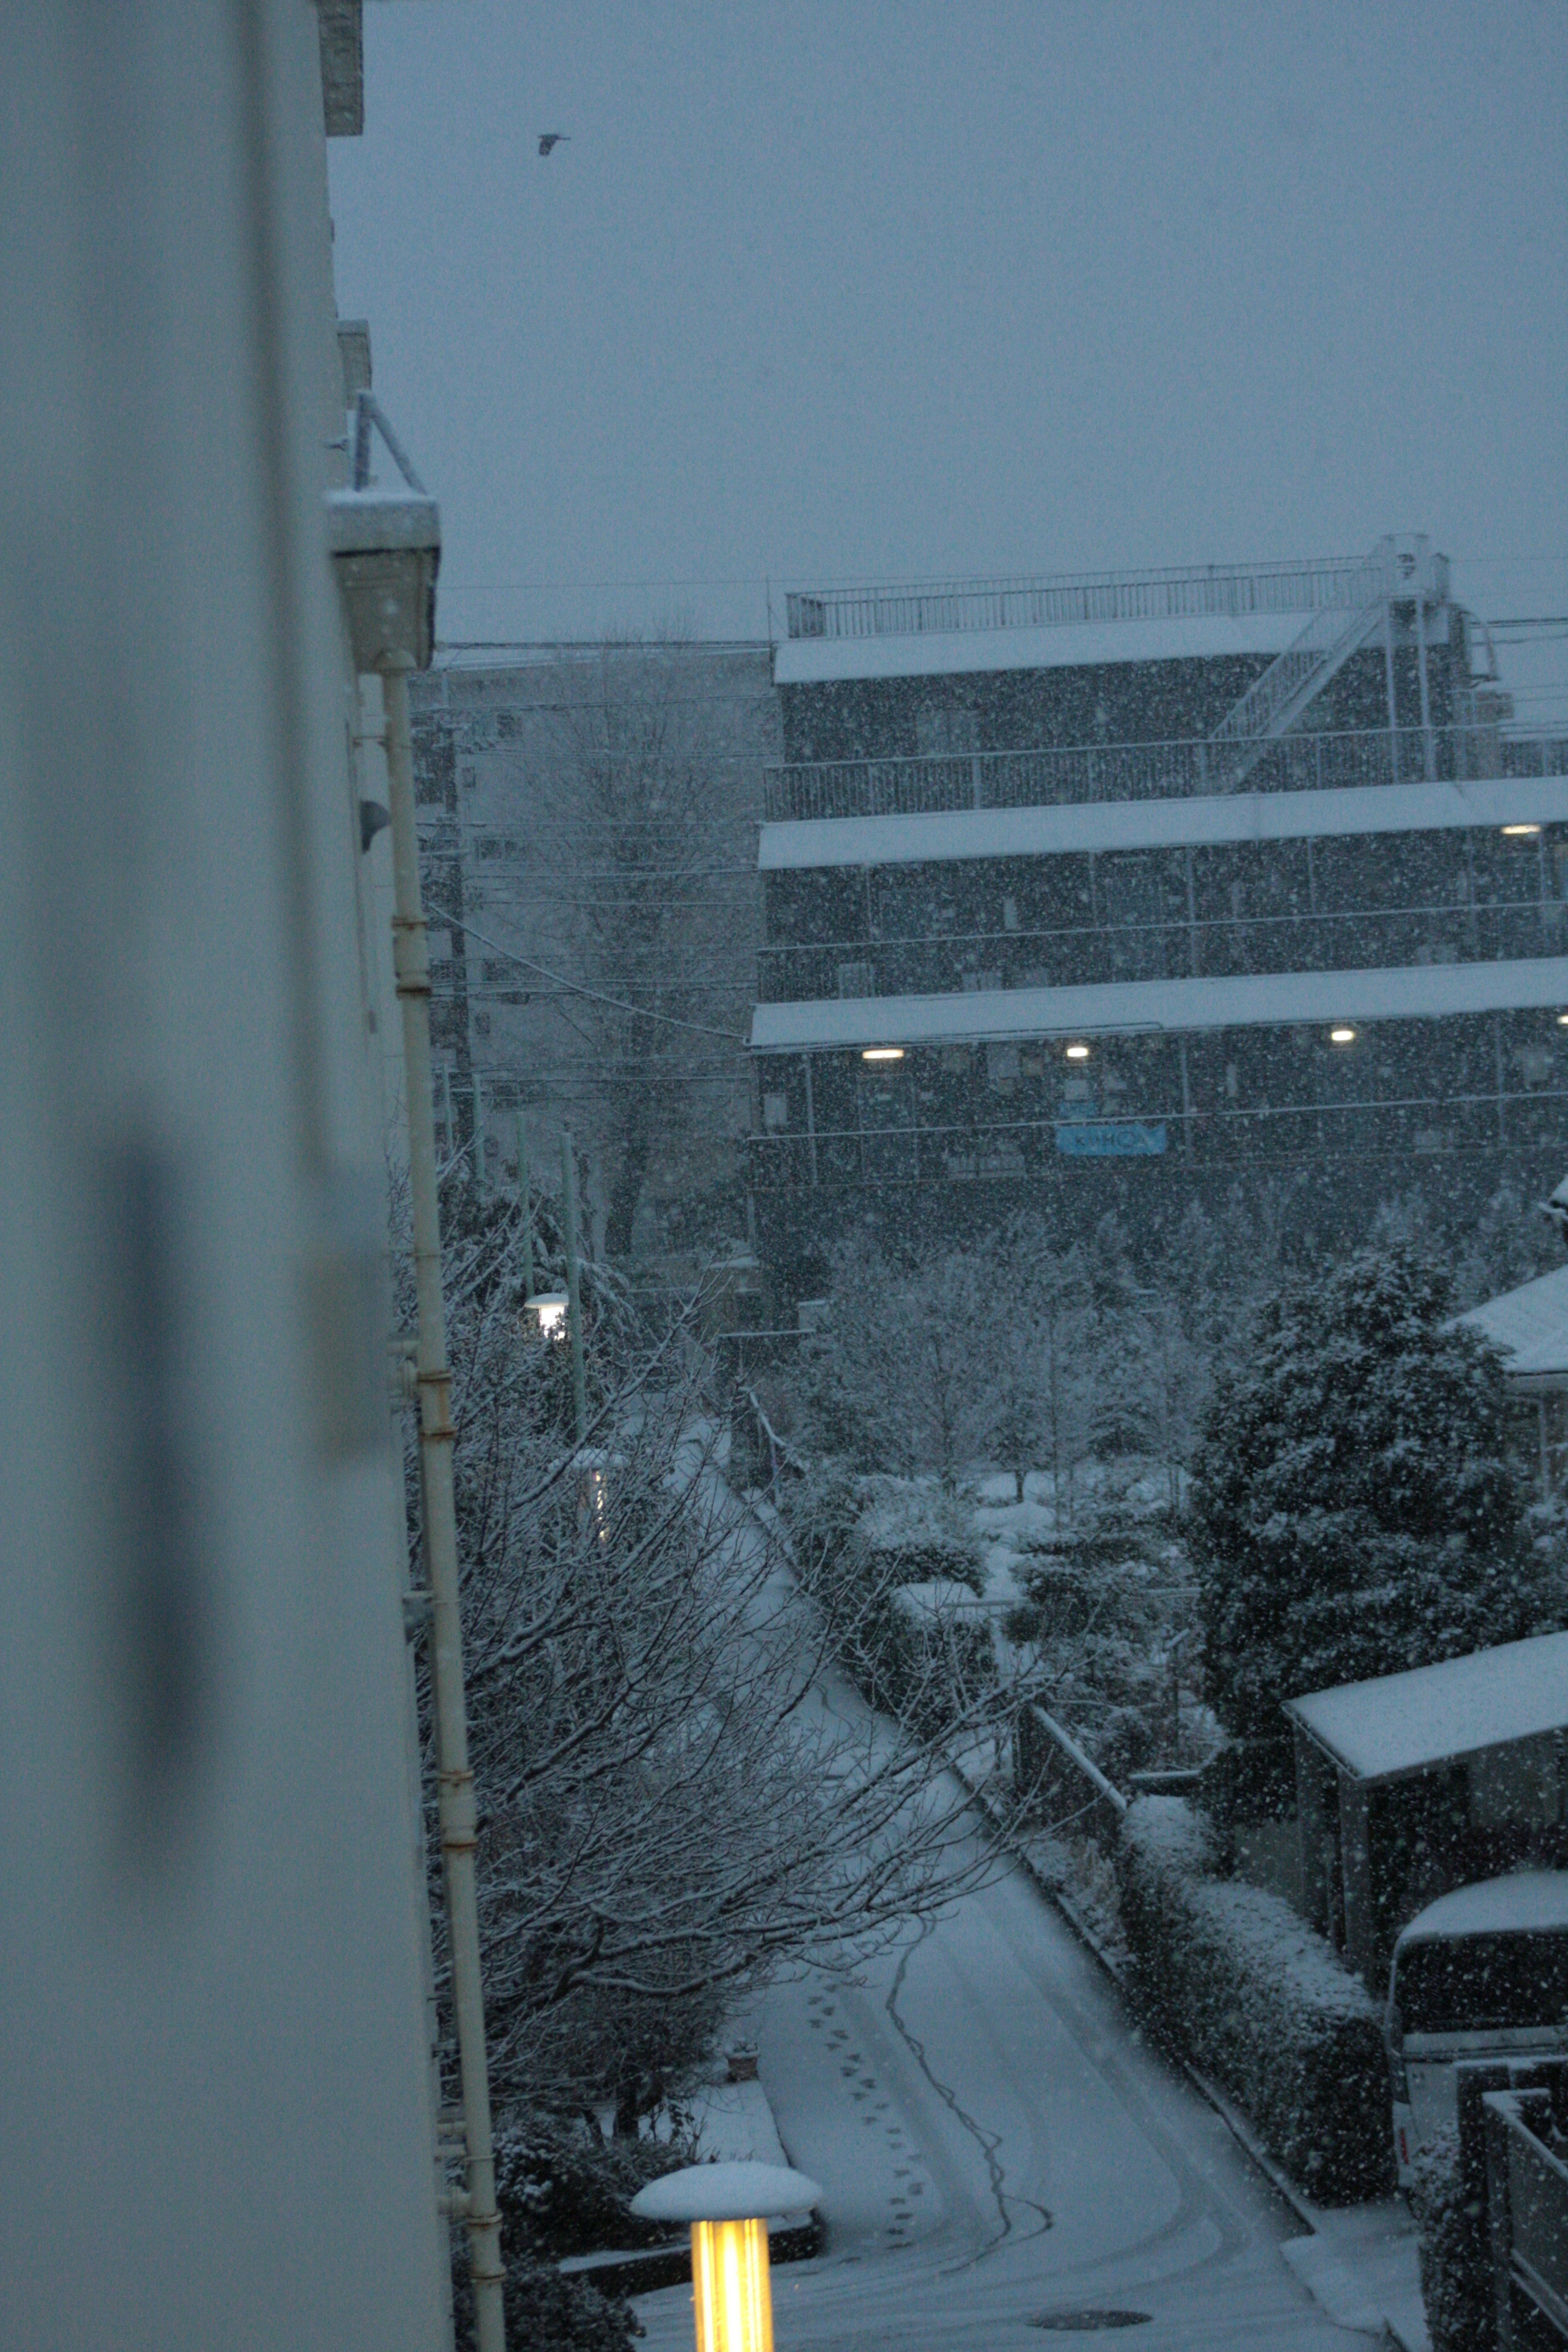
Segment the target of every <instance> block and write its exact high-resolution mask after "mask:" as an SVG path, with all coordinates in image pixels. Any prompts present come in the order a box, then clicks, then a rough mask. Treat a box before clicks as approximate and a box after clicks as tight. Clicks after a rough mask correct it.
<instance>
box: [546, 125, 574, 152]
mask: <svg viewBox="0 0 1568 2352" xmlns="http://www.w3.org/2000/svg"><path fill="white" fill-rule="evenodd" d="M571 136H572V133H571V132H570V131H541V132H540V134H539V152H540V153H541V154H542V155H548V154H549V152H550V151H551V149H552V147H559V146H560V144H561V142H562V141H563V139H570V138H571Z"/></svg>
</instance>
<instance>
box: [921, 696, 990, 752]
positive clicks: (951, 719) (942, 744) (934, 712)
mask: <svg viewBox="0 0 1568 2352" xmlns="http://www.w3.org/2000/svg"><path fill="white" fill-rule="evenodd" d="M979 749H980V730H979V726H978V724H977V722H976V720H975V716H974V713H973V710H966V709H963V708H962V707H960V708H958V709H953V708H952V706H950V705H948V704H945V703H927V704H926V705H924V707H923V708H922V709H919V710H917V711H916V713H915V750H916V751H917V753H918V754H919V756H920V757H921V759H922V760H935V759H942V758H943V757H947V756H951V755H952V754H954V753H960V754H962V753H963V752H968V751H979Z"/></svg>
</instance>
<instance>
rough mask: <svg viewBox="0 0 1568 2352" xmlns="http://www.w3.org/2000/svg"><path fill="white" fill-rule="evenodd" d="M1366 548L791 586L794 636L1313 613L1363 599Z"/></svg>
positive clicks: (788, 616)
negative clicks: (1008, 576) (1293, 559)
mask: <svg viewBox="0 0 1568 2352" xmlns="http://www.w3.org/2000/svg"><path fill="white" fill-rule="evenodd" d="M1365 569H1366V559H1365V558H1364V556H1331V557H1329V558H1326V559H1320V560H1317V561H1314V562H1301V563H1244V564H1226V563H1207V564H1191V565H1185V566H1183V567H1181V568H1179V569H1177V570H1174V571H1162V572H1058V573H1054V574H1050V575H1037V576H1035V577H1032V578H1026V579H1022V580H1018V579H1014V580H943V581H936V582H930V583H921V584H918V585H910V586H902V587H900V586H894V587H881V588H833V589H827V590H825V591H823V592H822V593H811V592H809V591H801V592H799V593H795V592H790V593H786V596H785V600H784V615H785V625H786V627H787V629H788V631H789V634H790V635H791V636H792V637H882V636H910V635H924V634H926V633H928V632H930V631H932V630H948V629H1026V628H1062V627H1067V626H1070V625H1072V624H1073V623H1074V622H1080V621H1169V620H1190V619H1201V618H1206V617H1208V616H1210V615H1212V614H1223V615H1225V616H1226V617H1227V618H1231V619H1237V618H1240V617H1241V616H1242V615H1244V614H1249V613H1315V612H1318V611H1320V610H1321V609H1322V608H1323V607H1324V606H1326V605H1354V604H1361V603H1363V602H1364V601H1365V600H1364V596H1363V593H1361V589H1360V583H1361V581H1362V578H1363V574H1364V572H1365Z"/></svg>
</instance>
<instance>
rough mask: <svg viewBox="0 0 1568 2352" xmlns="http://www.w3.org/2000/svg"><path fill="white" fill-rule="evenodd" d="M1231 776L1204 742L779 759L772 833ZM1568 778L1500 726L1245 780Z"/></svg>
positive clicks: (1221, 751)
mask: <svg viewBox="0 0 1568 2352" xmlns="http://www.w3.org/2000/svg"><path fill="white" fill-rule="evenodd" d="M1232 773H1233V767H1232V755H1231V754H1229V753H1227V751H1226V749H1225V747H1223V746H1220V747H1216V746H1215V745H1214V744H1213V743H1211V742H1210V741H1209V740H1208V739H1207V738H1206V737H1203V736H1199V737H1184V738H1179V739H1176V740H1171V741H1166V742H1154V743H1074V744H1061V745H1042V746H1040V747H1038V748H1036V749H1032V750H1026V751H975V752H946V753H937V754H933V755H929V756H920V755H914V756H911V757H910V758H907V759H906V758H901V757H900V758H894V759H870V760H864V759H863V760H792V761H775V762H773V763H770V764H768V765H766V766H765V767H764V769H763V814H764V816H765V817H766V819H767V820H768V821H769V822H770V823H772V824H790V823H794V822H800V821H809V820H813V819H816V818H822V817H865V816H926V815H939V814H944V813H947V812H951V811H956V810H960V809H1007V808H1057V807H1079V806H1084V805H1088V804H1090V803H1100V802H1106V801H1142V800H1184V799H1188V798H1191V797H1192V796H1194V795H1197V794H1208V793H1214V794H1218V793H1224V792H1225V791H1226V789H1227V787H1228V784H1229V780H1230V778H1231V776H1232ZM1564 773H1568V737H1564V736H1561V735H1539V736H1525V735H1519V734H1510V735H1505V734H1504V733H1503V732H1502V731H1501V730H1500V728H1499V727H1498V726H1497V725H1495V724H1490V725H1473V726H1465V727H1432V728H1420V727H1401V728H1398V729H1390V728H1386V727H1384V728H1361V729H1354V730H1343V731H1342V732H1335V733H1330V732H1328V731H1326V730H1325V731H1322V732H1319V731H1317V730H1313V731H1311V732H1308V733H1302V734H1299V735H1281V736H1279V737H1277V738H1276V739H1275V740H1273V741H1271V742H1270V743H1268V745H1267V746H1266V747H1264V748H1263V749H1262V750H1261V751H1260V752H1259V753H1258V758H1257V761H1256V762H1255V764H1254V765H1253V767H1252V769H1251V771H1250V773H1249V775H1248V777H1247V788H1248V790H1250V791H1253V792H1311V791H1331V790H1333V789H1335V788H1336V787H1341V788H1342V787H1344V786H1347V785H1359V784H1386V783H1421V782H1479V781H1480V780H1481V779H1482V778H1489V777H1500V778H1508V777H1522V776H1548V775H1562V774H1564Z"/></svg>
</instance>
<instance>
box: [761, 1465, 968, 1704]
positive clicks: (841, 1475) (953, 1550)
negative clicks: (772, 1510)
mask: <svg viewBox="0 0 1568 2352" xmlns="http://www.w3.org/2000/svg"><path fill="white" fill-rule="evenodd" d="M784 1518H785V1524H786V1526H787V1528H788V1530H789V1535H790V1542H791V1548H792V1550H793V1552H794V1556H795V1568H796V1573H797V1574H798V1576H799V1579H800V1581H801V1584H802V1586H803V1588H804V1589H805V1591H806V1592H807V1593H808V1594H809V1595H810V1597H811V1598H812V1600H814V1601H816V1604H817V1606H818V1608H819V1609H820V1610H821V1611H822V1612H823V1617H824V1621H825V1622H826V1624H828V1625H830V1626H831V1628H832V1632H833V1640H834V1645H835V1648H836V1649H837V1654H838V1656H839V1658H840V1660H841V1661H842V1663H843V1664H844V1665H845V1666H846V1668H847V1670H848V1673H849V1675H851V1677H852V1679H853V1680H854V1682H855V1684H856V1685H857V1687H858V1689H859V1690H860V1692H861V1693H862V1694H863V1696H865V1697H866V1698H868V1700H869V1701H870V1703H871V1705H872V1706H877V1707H879V1708H881V1709H882V1710H883V1711H884V1712H885V1713H887V1714H889V1715H894V1716H897V1717H899V1718H900V1720H901V1721H903V1722H905V1723H907V1724H909V1725H910V1727H913V1728H916V1729H918V1730H919V1731H920V1732H921V1734H922V1735H924V1736H927V1737H934V1736H935V1735H936V1734H937V1733H939V1732H940V1731H941V1730H942V1728H943V1727H945V1726H948V1725H951V1724H952V1723H954V1722H956V1721H957V1720H958V1719H959V1718H960V1717H972V1716H973V1714H974V1712H975V1710H976V1708H977V1707H980V1706H984V1698H985V1694H986V1693H987V1692H988V1691H989V1690H990V1689H991V1688H992V1686H993V1685H994V1683H995V1680H996V1659H995V1645H994V1642H993V1640H992V1635H991V1627H990V1622H989V1620H988V1619H987V1618H986V1617H985V1616H984V1615H983V1614H982V1613H981V1612H977V1611H976V1610H974V1609H973V1602H974V1601H975V1600H977V1599H978V1598H979V1596H980V1595H981V1593H982V1592H983V1591H984V1575H983V1572H982V1570H981V1566H980V1557H979V1545H978V1543H977V1541H976V1538H975V1535H974V1530H973V1522H972V1519H971V1517H970V1516H969V1514H968V1513H967V1512H966V1510H965V1509H964V1507H963V1505H961V1504H960V1503H959V1502H958V1501H957V1500H956V1498H955V1497H954V1496H952V1495H950V1494H947V1493H944V1492H943V1491H942V1489H941V1488H940V1487H939V1486H936V1484H935V1483H934V1481H932V1480H931V1479H923V1478H921V1479H916V1478H890V1477H858V1476H856V1475H853V1474H852V1473H849V1472H847V1471H846V1470H844V1469H843V1468H842V1467H841V1466H839V1465H829V1466H828V1467H827V1468H826V1469H825V1470H823V1471H820V1472H818V1473H816V1474H815V1475H813V1476H812V1477H810V1478H808V1479H805V1480H802V1481H801V1482H799V1483H798V1484H797V1485H795V1486H792V1488H791V1489H790V1490H789V1492H788V1493H787V1494H786V1496H785V1498H784ZM911 1596H912V1598H911Z"/></svg>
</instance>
